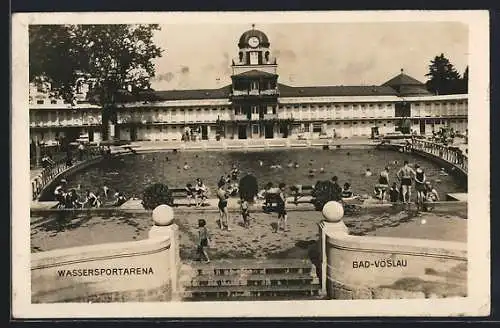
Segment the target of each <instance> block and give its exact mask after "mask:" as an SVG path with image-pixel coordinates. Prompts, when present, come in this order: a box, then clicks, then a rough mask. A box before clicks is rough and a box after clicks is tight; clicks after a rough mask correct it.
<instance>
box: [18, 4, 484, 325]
mask: <svg viewBox="0 0 500 328" xmlns="http://www.w3.org/2000/svg"><path fill="white" fill-rule="evenodd" d="M488 18H489V17H488V12H487V11H428V12H426V11H392V12H391V11H373V12H369V11H366V12H282V13H278V12H274V13H271V12H269V13H267V12H240V13H234V12H233V13H224V12H217V13H215V12H214V13H180V12H179V13H166V12H163V13H162V12H157V13H144V12H142V13H31V14H15V15H14V16H13V28H12V33H13V35H12V36H13V38H12V70H13V71H12V73H13V74H12V76H13V80H12V86H13V88H12V92H13V94H12V96H13V98H12V99H13V102H12V104H13V105H12V140H13V144H12V172H13V175H12V186H13V187H12V240H13V244H12V246H13V247H12V268H13V272H12V273H13V275H12V277H13V281H12V304H13V308H12V311H13V315H14V317H16V318H86V317H113V318H120V317H165V318H182V317H296V316H308V317H318V316H322V317H335V316H349V317H356V316H464V315H470V316H485V315H488V314H489V312H490V276H489V272H490V270H489V268H490V258H489V245H490V238H489V237H490V231H489V227H490V225H489V220H490V215H489V152H488V150H489V128H488V127H489V43H488V42H489V21H488ZM469 145H471V147H470V148H469ZM469 164H470V165H469ZM471 220H472V221H473V222H474V224H470V225H469V224H468V223H469V221H471ZM201 305H203V306H201Z"/></svg>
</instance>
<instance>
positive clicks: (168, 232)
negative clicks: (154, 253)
mask: <svg viewBox="0 0 500 328" xmlns="http://www.w3.org/2000/svg"><path fill="white" fill-rule="evenodd" d="M152 218H153V222H154V226H153V227H151V230H149V234H148V237H149V239H155V238H160V239H161V238H169V239H170V252H169V258H168V259H165V260H166V261H168V262H169V267H170V283H171V288H172V297H173V298H175V296H176V293H177V292H178V290H179V286H178V283H179V278H178V277H179V272H180V268H181V258H180V252H179V227H178V226H177V225H176V224H173V222H174V210H173V209H172V207H170V206H168V205H159V206H157V207H156V208H155V209H154V210H153V214H152Z"/></svg>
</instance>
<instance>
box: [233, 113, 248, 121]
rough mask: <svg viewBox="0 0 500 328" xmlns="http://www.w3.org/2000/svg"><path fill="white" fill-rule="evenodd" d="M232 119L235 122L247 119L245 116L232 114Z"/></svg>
mask: <svg viewBox="0 0 500 328" xmlns="http://www.w3.org/2000/svg"><path fill="white" fill-rule="evenodd" d="M232 119H233V120H235V121H247V120H248V117H247V116H246V114H234V115H232Z"/></svg>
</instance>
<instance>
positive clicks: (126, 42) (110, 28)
mask: <svg viewBox="0 0 500 328" xmlns="http://www.w3.org/2000/svg"><path fill="white" fill-rule="evenodd" d="M159 29H160V28H159V26H158V25H155V24H149V25H140V24H135V25H125V24H109V25H55V26H54V25H38V26H32V27H30V80H31V81H36V79H40V77H41V78H42V79H44V80H47V81H48V82H50V83H51V85H52V87H53V90H54V92H55V93H56V94H57V96H61V97H63V98H64V99H65V100H67V101H71V102H73V100H74V96H75V92H76V84H77V78H79V77H83V78H86V79H87V80H88V81H91V88H90V92H89V96H90V100H91V101H92V102H94V103H96V104H97V105H99V106H101V107H102V123H103V133H104V136H105V137H106V138H109V134H108V132H109V124H110V123H115V124H116V119H117V117H116V103H117V101H118V100H119V99H118V98H119V95H120V93H122V92H124V91H125V89H127V87H129V86H130V87H132V91H133V92H137V91H139V90H146V89H149V88H150V79H151V78H152V77H154V75H155V68H154V65H153V63H152V60H153V59H154V58H157V57H161V54H162V50H161V49H160V48H159V47H157V46H156V45H155V44H154V42H153V33H154V31H155V30H159Z"/></svg>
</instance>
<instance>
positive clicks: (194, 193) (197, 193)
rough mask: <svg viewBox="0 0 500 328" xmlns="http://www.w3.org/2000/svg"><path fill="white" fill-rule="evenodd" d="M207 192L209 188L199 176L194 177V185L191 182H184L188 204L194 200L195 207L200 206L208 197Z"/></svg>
mask: <svg viewBox="0 0 500 328" xmlns="http://www.w3.org/2000/svg"><path fill="white" fill-rule="evenodd" d="M208 194H209V190H208V188H207V186H205V184H204V183H203V181H201V179H200V178H196V181H195V182H194V185H193V184H191V183H187V184H186V195H187V199H188V206H191V205H192V202H193V201H194V203H195V205H196V207H200V206H201V205H203V203H204V202H205V200H206V199H207V198H208Z"/></svg>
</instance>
